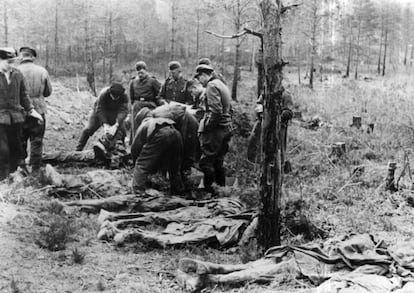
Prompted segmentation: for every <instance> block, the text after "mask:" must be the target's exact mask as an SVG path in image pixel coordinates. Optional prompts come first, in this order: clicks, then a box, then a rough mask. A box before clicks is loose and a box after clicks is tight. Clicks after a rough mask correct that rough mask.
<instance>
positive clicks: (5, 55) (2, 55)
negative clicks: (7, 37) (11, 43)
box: [0, 47, 17, 59]
mask: <svg viewBox="0 0 414 293" xmlns="http://www.w3.org/2000/svg"><path fill="white" fill-rule="evenodd" d="M16 56H17V52H16V50H15V49H14V48H10V47H3V48H0V59H11V58H16Z"/></svg>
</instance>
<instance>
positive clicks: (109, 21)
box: [108, 1, 114, 82]
mask: <svg viewBox="0 0 414 293" xmlns="http://www.w3.org/2000/svg"><path fill="white" fill-rule="evenodd" d="M109 3H110V4H109V5H110V9H109V19H108V26H109V36H108V51H109V82H113V76H112V75H113V68H112V63H113V60H112V57H113V55H114V52H113V44H112V43H113V14H112V13H113V12H112V10H113V9H112V1H110V2H109Z"/></svg>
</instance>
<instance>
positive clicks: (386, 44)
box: [382, 28, 388, 76]
mask: <svg viewBox="0 0 414 293" xmlns="http://www.w3.org/2000/svg"><path fill="white" fill-rule="evenodd" d="M387 47H388V28H386V29H385V37H384V59H382V76H384V75H385V60H386V57H387Z"/></svg>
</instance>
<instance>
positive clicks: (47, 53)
mask: <svg viewBox="0 0 414 293" xmlns="http://www.w3.org/2000/svg"><path fill="white" fill-rule="evenodd" d="M45 68H46V70H47V71H49V70H50V66H49V37H46V52H45Z"/></svg>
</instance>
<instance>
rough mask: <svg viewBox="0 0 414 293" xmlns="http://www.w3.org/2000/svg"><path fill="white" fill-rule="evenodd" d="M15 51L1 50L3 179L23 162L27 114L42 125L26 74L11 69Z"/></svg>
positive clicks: (0, 165)
mask: <svg viewBox="0 0 414 293" xmlns="http://www.w3.org/2000/svg"><path fill="white" fill-rule="evenodd" d="M16 55H17V54H16V50H14V49H12V48H0V180H3V179H5V178H7V176H8V175H9V174H10V173H12V172H14V171H16V170H17V166H18V163H19V161H20V160H21V159H22V143H21V135H22V134H21V131H22V124H23V122H24V120H25V115H26V113H27V114H28V115H29V116H30V117H33V118H34V119H36V120H37V121H38V123H43V118H42V116H41V115H40V114H39V113H38V112H37V111H36V110H35V109H34V107H33V104H32V101H31V100H30V97H29V95H28V94H27V91H26V84H25V82H24V77H23V74H22V73H21V72H20V70H18V69H16V68H14V67H12V66H11V65H10V64H11V63H13V62H14V60H13V59H14V58H15V57H16Z"/></svg>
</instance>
